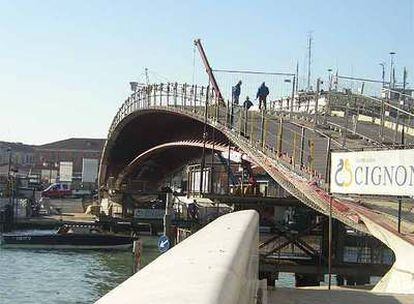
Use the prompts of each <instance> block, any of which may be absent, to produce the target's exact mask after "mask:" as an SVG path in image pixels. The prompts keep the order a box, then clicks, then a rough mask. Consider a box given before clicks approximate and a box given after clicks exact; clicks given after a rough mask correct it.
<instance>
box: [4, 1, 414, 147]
mask: <svg viewBox="0 0 414 304" xmlns="http://www.w3.org/2000/svg"><path fill="white" fill-rule="evenodd" d="M413 1H414V0H383V1H378V0H365V1H356V0H347V1H345V0H343V1H339V0H330V1H326V0H325V1H323V0H314V1H312V0H302V1H299V0H289V1H286V0H284V1H279V0H273V1H271V0H268V1H265V0H255V1H251V0H239V1H233V0H228V1H225V0H209V1H201V0H199V1H197V0H192V1H190V0H181V1H178V0H177V1H172V0H163V1H161V0H151V1H138V0H136V1H127V0H119V1H105V0H99V1H98V0H96V1H94V0H88V1H84V0H79V1H77V0H72V1H58V0H55V1H51V0H42V1H39V0H38V1H30V0H25V1H22V0H13V1H11V0H9V1H4V0H0V37H1V40H0V141H13V142H24V143H28V144H43V143H47V142H51V141H56V140H61V139H65V138H69V137H93V138H104V137H106V135H107V131H108V128H109V125H110V123H111V121H112V118H113V116H114V115H115V113H116V111H117V109H118V108H119V106H120V105H121V104H122V101H123V100H124V99H125V98H126V97H127V95H128V94H129V85H128V82H129V81H134V80H139V81H143V71H144V69H145V68H148V69H149V71H150V73H149V76H150V81H154V82H161V81H164V82H165V81H166V80H169V81H173V82H175V81H177V82H187V83H191V82H192V81H193V79H194V80H195V81H197V82H201V83H200V84H204V85H205V84H206V83H205V75H204V72H203V68H202V66H201V63H200V58H199V56H198V54H195V53H194V46H193V40H194V39H195V38H201V39H202V41H203V44H204V47H205V49H206V53H207V56H208V58H209V60H210V63H211V65H212V66H213V68H216V69H236V70H256V71H277V72H294V71H295V68H296V63H297V62H298V63H299V70H300V73H299V74H300V75H301V76H302V75H304V72H305V69H304V64H305V63H306V53H307V48H306V47H307V39H308V35H309V33H310V32H311V33H312V37H313V47H312V53H313V55H312V83H313V82H314V81H315V79H316V77H321V78H326V77H327V75H328V72H327V69H329V68H332V69H334V70H336V69H338V71H339V73H340V74H343V75H350V76H355V77H368V78H373V79H380V78H381V67H380V66H379V63H380V62H382V61H384V62H386V63H387V65H388V62H389V52H390V51H394V52H396V55H395V67H396V72H397V78H398V77H400V76H399V75H400V74H401V73H402V69H403V67H404V66H406V67H407V69H408V75H409V77H408V81H409V82H410V83H414V21H413V18H414V17H413V15H414V3H413ZM194 54H195V55H194ZM194 56H195V57H194ZM194 58H195V62H196V64H194V63H193V62H194ZM387 67H388V66H387ZM232 80H233V79H230V80H229V81H232ZM302 82H303V79H302ZM302 82H301V83H302Z"/></svg>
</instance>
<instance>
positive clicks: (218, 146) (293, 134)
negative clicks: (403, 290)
mask: <svg viewBox="0 0 414 304" xmlns="http://www.w3.org/2000/svg"><path fill="white" fill-rule="evenodd" d="M318 94H319V92H318V93H316V96H315V98H314V100H313V104H312V101H311V99H310V98H307V99H306V98H305V99H300V98H298V99H297V100H292V99H291V100H285V101H284V100H280V101H272V102H270V103H269V107H268V111H266V112H258V111H245V110H244V109H243V108H242V107H237V106H234V107H231V106H223V102H222V101H221V102H219V100H218V98H217V95H216V94H215V92H214V90H212V89H210V88H208V87H207V88H206V87H199V86H190V85H186V84H177V83H168V84H158V85H148V86H141V87H139V88H138V89H137V90H136V91H134V92H133V94H132V95H131V96H130V97H128V99H127V100H126V101H125V102H124V103H123V104H122V106H121V108H120V109H119V110H118V112H117V114H116V115H115V117H114V120H113V122H112V124H111V127H110V130H109V134H108V139H107V142H106V145H105V148H104V151H103V154H102V159H101V164H100V173H99V183H100V191H101V194H102V195H103V196H108V195H113V194H114V193H119V192H121V191H122V184H123V183H125V181H127V180H128V178H129V177H130V176H132V175H135V176H137V175H138V176H140V177H145V178H147V179H150V180H152V181H153V184H154V185H157V182H159V181H161V180H162V179H163V178H165V177H166V176H167V175H168V173H169V172H171V171H174V170H176V169H178V168H180V167H181V166H183V165H184V164H186V163H188V162H189V161H190V160H192V159H197V158H199V157H200V155H201V153H202V151H203V149H214V150H216V151H226V150H227V149H228V147H229V146H230V147H231V149H234V150H237V151H239V152H240V153H243V154H245V155H247V157H248V158H249V159H250V160H251V161H252V162H254V163H255V164H257V165H258V166H260V167H262V168H263V169H264V170H265V171H267V173H268V174H269V175H270V176H271V177H272V178H273V179H274V180H275V181H276V182H277V183H278V184H279V185H280V186H282V187H283V188H284V189H286V190H287V191H288V192H289V193H291V194H292V196H294V197H296V198H297V199H298V200H300V201H301V202H303V203H304V204H306V205H307V206H309V207H311V208H313V209H315V210H317V211H319V212H321V213H324V214H328V213H329V212H330V208H329V207H330V206H332V209H331V211H332V214H333V216H334V217H335V218H337V219H338V220H340V221H341V222H343V223H345V224H347V225H349V226H351V227H354V228H356V229H358V230H360V231H363V232H370V233H371V234H374V236H376V237H378V238H380V239H381V240H382V241H385V242H386V241H387V240H389V239H390V237H395V238H396V239H398V242H400V241H401V242H402V244H404V246H405V245H407V246H411V244H413V238H412V235H411V234H410V233H408V231H406V233H404V234H400V233H398V232H397V230H396V225H395V222H394V221H393V220H392V218H391V217H390V216H387V215H386V214H384V213H381V212H379V211H377V210H373V209H372V208H368V207H366V205H365V204H362V203H361V202H360V201H359V202H358V201H356V200H352V199H348V198H343V197H335V196H332V195H330V194H329V190H328V186H327V185H328V179H329V165H328V164H329V155H330V153H329V152H330V151H331V150H335V149H341V150H354V149H359V148H361V147H363V146H365V147H366V146H372V147H377V148H383V147H386V146H387V145H388V146H389V145H390V141H391V144H394V142H395V141H396V140H398V141H399V138H400V137H404V136H405V142H406V143H407V142H410V141H411V142H412V140H413V137H412V136H411V134H410V132H411V129H410V128H411V123H412V122H413V120H411V117H412V116H411V114H410V113H408V112H406V111H404V110H399V109H397V110H395V111H396V113H397V112H398V111H400V112H401V113H402V114H401V117H403V116H404V117H405V118H404V120H400V122H399V125H398V124H396V125H394V129H393V128H392V122H390V121H387V119H388V120H390V119H391V118H390V116H389V115H388V116H386V115H385V114H384V113H385V111H386V109H387V107H388V108H390V107H395V106H393V105H390V104H388V103H384V102H383V101H382V102H381V101H376V100H375V99H374V100H373V99H371V98H368V97H364V96H355V95H352V96H342V95H341V94H339V93H332V94H331V95H326V96H325V99H324V103H323V104H319V105H318V100H319V99H320V97H321V96H320V95H318ZM315 100H316V102H315ZM367 102H370V103H371V104H374V105H375V106H376V108H375V107H372V106H371V107H367ZM373 108H374V110H373V112H369V111H372V109H373ZM369 109H371V110H369ZM375 109H378V110H379V112H378V113H377V112H376V110H375ZM390 109H391V110H392V109H393V108H390ZM400 112H398V113H400ZM355 113H358V115H359V116H358V117H365V118H364V119H361V120H360V121H359V122H358V118H357V122H355ZM391 116H392V115H391ZM366 117H369V119H367V118H366ZM399 128H400V129H399ZM404 132H405V134H404ZM401 133H403V134H401ZM154 160H157V162H156V163H157V165H154V164H151V162H152V161H154ZM359 200H361V199H359ZM373 230H375V232H374V231H373ZM379 231H380V232H379ZM388 234H389V236H387V237H384V235H388ZM388 245H389V246H390V247H391V248H392V249H393V250H394V252H396V250H397V249H395V248H393V244H388ZM396 255H397V261H398V253H397V252H396ZM412 283H413V282H412ZM413 284H414V283H413Z"/></svg>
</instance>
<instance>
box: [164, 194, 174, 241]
mask: <svg viewBox="0 0 414 304" xmlns="http://www.w3.org/2000/svg"><path fill="white" fill-rule="evenodd" d="M172 205H173V193H172V190H171V189H168V190H167V191H166V193H165V214H164V231H163V233H164V235H165V236H167V237H168V239H169V240H170V243H171V245H173V243H174V242H173V239H174V236H173V235H172V231H171V214H172V207H173V206H172Z"/></svg>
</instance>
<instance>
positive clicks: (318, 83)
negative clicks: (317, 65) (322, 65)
mask: <svg viewBox="0 0 414 304" xmlns="http://www.w3.org/2000/svg"><path fill="white" fill-rule="evenodd" d="M320 85H321V79H320V78H318V79H317V80H316V92H315V118H314V127H315V128H316V127H317V126H318V107H319V90H320Z"/></svg>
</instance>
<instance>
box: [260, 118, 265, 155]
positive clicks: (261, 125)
mask: <svg viewBox="0 0 414 304" xmlns="http://www.w3.org/2000/svg"><path fill="white" fill-rule="evenodd" d="M261 114H262V117H261V123H260V128H261V132H260V146H261V147H262V149H264V145H265V115H264V111H262V112H261Z"/></svg>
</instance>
